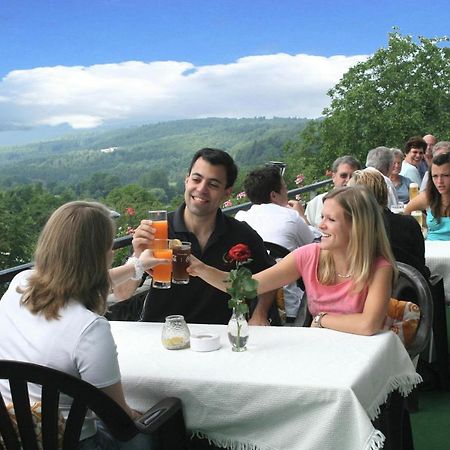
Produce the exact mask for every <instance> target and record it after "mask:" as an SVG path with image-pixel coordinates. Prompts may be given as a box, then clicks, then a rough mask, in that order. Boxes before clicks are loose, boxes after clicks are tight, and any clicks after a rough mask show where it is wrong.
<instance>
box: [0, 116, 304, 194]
mask: <svg viewBox="0 0 450 450" xmlns="http://www.w3.org/2000/svg"><path fill="white" fill-rule="evenodd" d="M307 122H308V121H307V120H306V119H283V118H274V119H265V118H254V119H220V118H209V119H196V120H178V121H172V122H163V123H158V124H153V125H145V126H140V127H135V128H127V129H121V130H115V131H109V132H85V133H82V134H77V135H75V136H69V137H66V138H62V139H59V140H52V141H49V142H40V143H37V144H30V145H26V146H20V147H1V148H0V189H5V188H10V187H12V186H15V185H18V184H25V183H34V182H42V183H43V184H44V185H53V186H55V185H66V186H67V185H77V184H79V183H82V182H84V181H85V180H88V179H89V178H92V176H93V175H94V174H96V173H102V174H103V176H109V175H110V176H114V177H118V178H119V180H120V183H121V184H128V183H135V182H137V181H139V180H140V181H142V180H143V179H145V177H146V175H147V176H148V174H149V173H153V174H154V173H157V172H159V173H164V174H165V175H166V176H167V179H168V180H169V182H175V183H176V182H177V181H179V179H180V177H182V176H184V174H185V172H186V168H187V167H188V163H189V160H190V158H191V156H192V154H193V153H194V152H195V151H196V150H198V149H199V148H201V147H218V148H222V149H224V150H226V151H228V152H229V153H230V154H232V155H233V156H234V157H235V159H236V161H237V162H238V164H239V165H240V166H242V167H245V166H255V165H258V164H260V163H264V162H266V161H269V160H276V159H279V158H280V157H281V156H282V150H283V145H284V144H285V142H286V141H288V140H289V139H295V138H298V134H299V132H300V131H301V130H302V129H303V128H304V127H305V126H306V124H307ZM108 149H109V150H108ZM143 184H144V185H145V183H143Z"/></svg>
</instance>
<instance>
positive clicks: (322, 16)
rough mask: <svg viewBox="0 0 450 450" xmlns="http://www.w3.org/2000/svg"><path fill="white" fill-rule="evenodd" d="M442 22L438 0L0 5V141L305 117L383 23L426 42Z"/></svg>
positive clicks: (0, 0)
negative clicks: (135, 126)
mask: <svg viewBox="0 0 450 450" xmlns="http://www.w3.org/2000/svg"><path fill="white" fill-rule="evenodd" d="M449 23H450V8H449V7H448V2H447V1H444V0H433V1H432V2H426V1H423V0H422V1H418V0H411V1H407V0H399V1H395V0H378V1H373V2H368V1H366V0H364V1H356V0H349V1H339V0H334V1H332V0H146V1H144V0H53V1H50V0H0V145H1V144H4V143H9V144H11V143H14V142H17V143H19V142H23V141H24V139H25V140H26V139H32V138H34V137H35V136H37V134H36V132H41V133H44V132H47V133H50V131H49V130H54V132H61V130H67V129H73V130H78V129H95V128H97V127H100V126H119V125H121V124H127V123H153V122H157V121H164V120H173V119H184V118H202V117H255V116H265V117H273V116H277V117H306V118H316V117H319V116H320V115H321V113H322V111H323V109H324V107H326V106H328V104H329V97H328V96H327V91H328V90H329V89H330V88H331V87H333V86H334V85H335V84H336V83H337V82H338V81H339V80H340V79H341V77H342V75H343V74H344V73H345V72H346V71H347V70H348V69H349V68H350V67H351V66H353V65H354V64H356V63H358V62H360V61H364V60H365V59H367V58H368V57H370V55H371V54H373V53H374V52H375V51H376V50H377V49H379V48H381V47H386V46H387V39H388V33H390V32H391V31H392V29H393V27H394V26H395V27H398V28H399V29H400V32H401V33H402V34H411V35H412V36H414V37H417V36H419V35H422V36H426V37H435V36H444V35H446V34H449V30H450V26H449ZM50 134H51V133H50ZM42 135H43V134H42ZM27 136H28V138H27Z"/></svg>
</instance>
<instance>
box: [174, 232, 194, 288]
mask: <svg viewBox="0 0 450 450" xmlns="http://www.w3.org/2000/svg"><path fill="white" fill-rule="evenodd" d="M190 254H191V243H190V242H185V241H183V242H182V241H179V240H178V239H173V240H172V255H173V259H172V266H173V270H172V283H174V284H188V283H189V274H188V273H187V272H186V268H187V266H188V257H189V255H190Z"/></svg>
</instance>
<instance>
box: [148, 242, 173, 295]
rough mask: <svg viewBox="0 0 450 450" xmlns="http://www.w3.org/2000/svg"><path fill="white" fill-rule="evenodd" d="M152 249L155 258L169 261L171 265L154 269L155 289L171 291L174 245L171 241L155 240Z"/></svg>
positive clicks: (167, 264)
mask: <svg viewBox="0 0 450 450" xmlns="http://www.w3.org/2000/svg"><path fill="white" fill-rule="evenodd" d="M151 248H152V250H153V255H154V257H155V258H162V259H168V260H169V261H170V263H166V264H158V265H157V266H155V267H153V283H152V284H153V287H155V288H158V289H169V288H170V286H171V279H172V245H171V240H170V239H154V240H153V241H152V245H151Z"/></svg>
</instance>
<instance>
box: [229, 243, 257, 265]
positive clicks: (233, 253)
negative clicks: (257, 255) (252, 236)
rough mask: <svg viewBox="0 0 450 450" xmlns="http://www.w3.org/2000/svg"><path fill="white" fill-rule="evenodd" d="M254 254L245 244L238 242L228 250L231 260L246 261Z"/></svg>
mask: <svg viewBox="0 0 450 450" xmlns="http://www.w3.org/2000/svg"><path fill="white" fill-rule="evenodd" d="M250 256H252V253H251V252H250V249H249V248H248V246H247V245H245V244H236V245H235V246H234V247H231V248H230V250H228V258H229V259H230V260H231V261H237V262H244V261H247V259H249V258H250Z"/></svg>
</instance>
